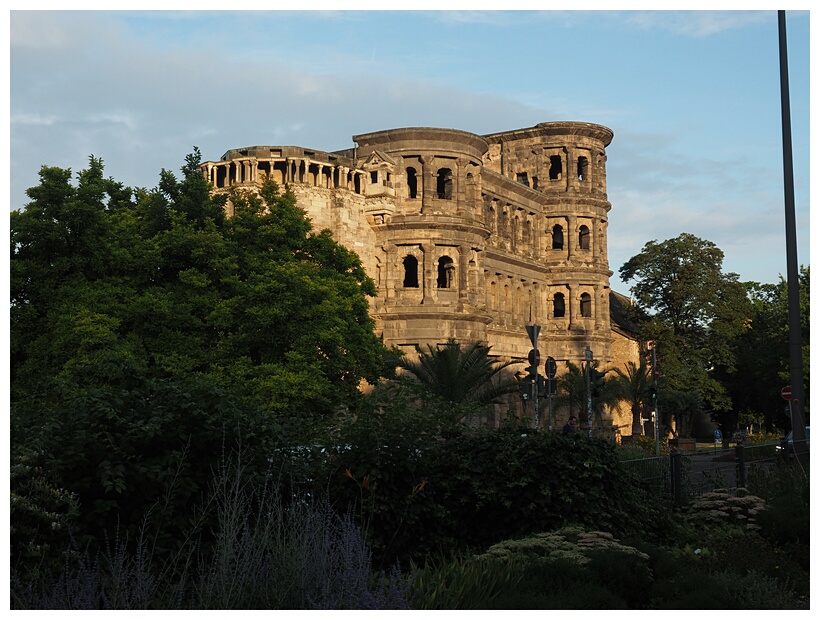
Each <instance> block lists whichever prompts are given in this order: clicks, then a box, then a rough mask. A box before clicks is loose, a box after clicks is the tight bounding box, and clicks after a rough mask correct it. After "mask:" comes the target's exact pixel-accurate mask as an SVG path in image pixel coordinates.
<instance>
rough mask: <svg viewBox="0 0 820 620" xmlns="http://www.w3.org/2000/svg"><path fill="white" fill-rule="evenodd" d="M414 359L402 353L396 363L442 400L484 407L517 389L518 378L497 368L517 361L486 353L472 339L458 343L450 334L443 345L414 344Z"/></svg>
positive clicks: (502, 367) (483, 346)
mask: <svg viewBox="0 0 820 620" xmlns="http://www.w3.org/2000/svg"><path fill="white" fill-rule="evenodd" d="M416 354H417V355H418V360H417V361H416V360H411V359H408V358H407V357H402V358H401V359H400V361H399V364H398V367H399V368H400V369H402V370H404V371H406V372H408V373H410V374H411V375H412V376H413V378H414V379H415V380H416V381H418V382H419V383H420V384H421V385H422V386H423V387H424V389H425V391H426V392H427V393H428V394H431V395H434V396H435V397H437V398H440V399H442V400H444V401H447V402H450V403H455V404H464V405H475V406H477V407H486V406H488V405H491V404H495V403H498V402H500V399H501V397H503V396H504V395H506V394H510V393H512V392H515V391H517V389H518V382H517V381H516V380H515V378H514V377H513V376H512V375H509V376H504V375H503V374H502V373H501V371H502V370H504V369H505V368H507V367H509V366H511V365H513V364H517V363H520V362H518V361H516V360H509V361H506V362H505V361H501V360H498V359H493V358H492V357H490V347H487V346H485V345H483V344H481V343H480V342H473V343H470V344H467V345H465V346H464V347H462V345H460V344H459V343H458V342H457V341H456V340H455V339H453V338H450V339H449V340H448V341H447V342H446V343H445V344H444V345H443V346H441V347H434V346H433V345H429V344H428V345H427V351H424V350H423V349H422V348H421V347H419V346H416Z"/></svg>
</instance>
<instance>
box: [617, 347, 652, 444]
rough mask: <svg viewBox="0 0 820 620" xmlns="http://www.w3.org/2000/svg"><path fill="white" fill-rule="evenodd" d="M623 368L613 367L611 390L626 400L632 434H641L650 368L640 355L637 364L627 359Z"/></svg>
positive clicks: (637, 435)
mask: <svg viewBox="0 0 820 620" xmlns="http://www.w3.org/2000/svg"><path fill="white" fill-rule="evenodd" d="M624 368H625V370H621V369H620V368H615V369H614V373H615V376H614V377H613V379H612V381H613V387H612V389H613V391H614V392H615V393H616V394H617V396H618V397H619V398H620V399H621V400H623V401H624V402H626V404H627V405H628V406H629V410H630V412H631V413H632V436H633V437H640V436H641V435H642V432H641V431H642V428H643V423H642V422H641V419H642V418H643V417H644V411H645V410H646V409H647V408H648V407H647V403H646V392H647V389H648V388H649V385H650V383H651V379H650V376H649V375H650V373H651V369H650V368H649V365H648V364H647V362H646V359H645V358H644V357H641V359H640V361H639V363H638V364H635V362H633V361H629V362H627V363H626V364H625V365H624Z"/></svg>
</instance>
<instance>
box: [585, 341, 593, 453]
mask: <svg viewBox="0 0 820 620" xmlns="http://www.w3.org/2000/svg"><path fill="white" fill-rule="evenodd" d="M584 359H586V362H587V367H586V380H587V426H588V427H589V428H588V429H587V434H588V435H589V437H590V438H591V437H592V386H591V385H590V381H589V367H590V365H591V364H592V350H591V349H590V348H589V345H587V348H586V349H585V350H584Z"/></svg>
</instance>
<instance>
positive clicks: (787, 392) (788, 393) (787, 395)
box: [780, 385, 792, 400]
mask: <svg viewBox="0 0 820 620" xmlns="http://www.w3.org/2000/svg"><path fill="white" fill-rule="evenodd" d="M780 395H781V396H782V397H783V400H791V399H792V386H790V385H787V386H786V387H784V388H783V389H782V390H780Z"/></svg>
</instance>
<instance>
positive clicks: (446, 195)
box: [436, 168, 453, 200]
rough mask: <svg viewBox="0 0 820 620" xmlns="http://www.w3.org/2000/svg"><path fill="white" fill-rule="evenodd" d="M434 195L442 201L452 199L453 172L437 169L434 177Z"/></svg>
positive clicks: (446, 169)
mask: <svg viewBox="0 0 820 620" xmlns="http://www.w3.org/2000/svg"><path fill="white" fill-rule="evenodd" d="M436 193H437V195H438V197H439V198H443V199H444V200H452V199H453V171H452V170H450V169H449V168H439V170H438V174H437V175H436Z"/></svg>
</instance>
